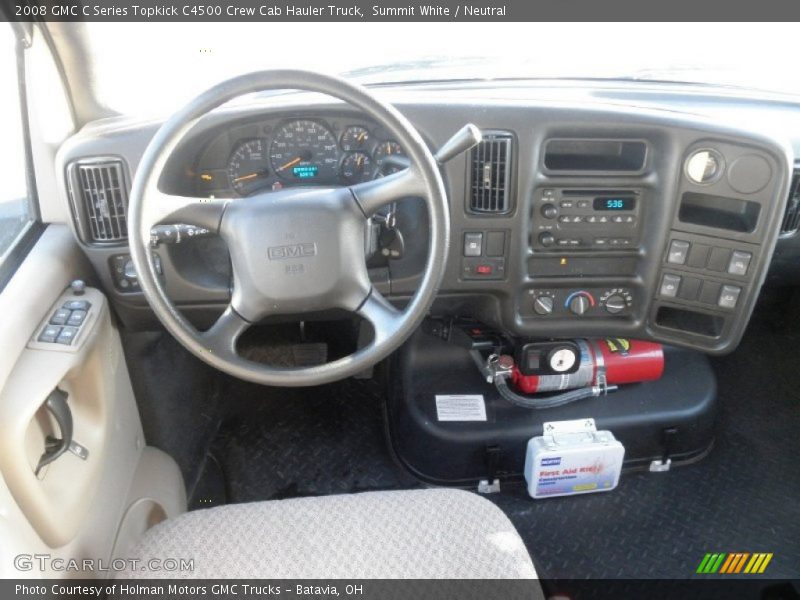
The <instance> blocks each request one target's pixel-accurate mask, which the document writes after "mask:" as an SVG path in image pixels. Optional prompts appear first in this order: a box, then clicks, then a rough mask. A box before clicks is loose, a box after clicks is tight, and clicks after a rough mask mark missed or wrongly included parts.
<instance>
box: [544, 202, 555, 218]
mask: <svg viewBox="0 0 800 600" xmlns="http://www.w3.org/2000/svg"><path fill="white" fill-rule="evenodd" d="M542 216H543V217H544V218H545V219H555V218H556V217H557V216H558V209H557V208H556V207H555V206H554V205H553V204H545V205H544V206H542Z"/></svg>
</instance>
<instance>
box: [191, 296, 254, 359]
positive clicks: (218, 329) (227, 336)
mask: <svg viewBox="0 0 800 600" xmlns="http://www.w3.org/2000/svg"><path fill="white" fill-rule="evenodd" d="M249 327H250V322H249V321H247V320H246V319H245V318H244V317H242V316H241V315H240V314H239V313H237V312H236V311H235V310H234V309H233V307H232V306H228V308H226V309H225V312H223V313H222V314H221V315H220V316H219V318H218V319H217V321H216V322H215V323H214V324H213V325H212V326H211V327H209V328H208V329H207V330H206V331H204V332H203V333H201V334H200V339H201V340H202V342H203V344H204V346H205V348H204V349H205V351H206V352H210V353H211V354H214V355H217V356H220V357H223V358H238V356H239V355H238V353H237V352H236V343H237V341H238V340H239V337H241V335H242V334H243V333H244V332H245V331H247V329H248V328H249Z"/></svg>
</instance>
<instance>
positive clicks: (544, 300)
mask: <svg viewBox="0 0 800 600" xmlns="http://www.w3.org/2000/svg"><path fill="white" fill-rule="evenodd" d="M533 310H534V312H535V313H536V314H537V315H549V314H550V313H552V312H553V298H552V297H550V296H539V297H538V298H536V300H534V301H533Z"/></svg>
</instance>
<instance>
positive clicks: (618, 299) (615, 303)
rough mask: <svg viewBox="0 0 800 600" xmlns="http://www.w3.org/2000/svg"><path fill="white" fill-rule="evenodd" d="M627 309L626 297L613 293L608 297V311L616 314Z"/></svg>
mask: <svg viewBox="0 0 800 600" xmlns="http://www.w3.org/2000/svg"><path fill="white" fill-rule="evenodd" d="M623 310H625V298H623V297H622V296H620V295H619V294H612V295H611V296H609V297H608V298H607V299H606V311H607V312H609V313H611V314H612V315H615V314H617V313H621V312H622V311H623Z"/></svg>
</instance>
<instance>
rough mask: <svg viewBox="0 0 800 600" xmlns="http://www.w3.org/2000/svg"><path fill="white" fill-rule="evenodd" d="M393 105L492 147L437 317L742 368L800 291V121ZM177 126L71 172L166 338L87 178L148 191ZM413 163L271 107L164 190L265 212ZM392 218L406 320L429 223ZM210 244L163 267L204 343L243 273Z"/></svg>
mask: <svg viewBox="0 0 800 600" xmlns="http://www.w3.org/2000/svg"><path fill="white" fill-rule="evenodd" d="M376 93H379V94H380V95H381V96H382V97H383V98H384V99H386V100H387V101H390V102H392V103H393V104H394V105H395V107H396V108H398V110H400V111H401V112H403V113H404V114H405V116H406V117H407V118H409V120H410V121H411V122H412V123H413V124H414V125H415V126H416V127H417V129H418V130H419V132H420V134H421V135H422V137H423V139H425V140H426V142H427V143H428V144H429V146H430V147H431V148H432V149H434V150H435V149H436V148H437V147H438V146H439V145H441V144H442V143H443V142H445V141H446V140H447V139H448V138H449V137H450V135H452V134H453V133H454V132H455V131H457V130H458V129H460V128H461V127H462V126H463V125H464V124H465V123H474V124H475V125H476V126H478V127H479V128H480V129H481V130H482V132H483V135H484V141H483V142H482V143H481V145H479V146H478V147H476V148H475V149H473V150H472V151H470V152H468V153H466V154H465V155H463V156H461V157H458V158H457V159H455V160H453V161H451V162H449V163H447V164H446V165H445V166H443V175H444V179H445V183H446V186H447V191H448V197H449V201H450V220H451V246H450V251H449V256H448V262H447V270H446V273H445V276H444V279H443V281H442V284H441V287H440V292H439V294H438V296H437V300H436V302H435V304H434V307H433V309H432V312H433V313H434V314H439V315H449V316H463V317H470V318H474V319H477V320H479V321H482V322H484V323H486V324H487V325H490V326H494V327H497V328H499V329H502V330H503V331H505V332H507V333H509V334H511V335H514V336H516V337H519V338H522V339H535V338H558V337H574V336H590V337H594V336H608V335H611V336H622V337H635V338H642V339H652V340H656V341H661V342H665V343H670V344H676V345H681V346H686V347H691V348H694V349H698V350H702V351H705V352H709V353H723V352H728V351H730V350H732V349H733V348H735V346H736V344H737V343H738V341H739V339H740V338H741V335H742V333H743V332H744V328H745V327H746V325H747V321H748V319H749V316H750V314H751V312H752V310H753V307H754V305H755V302H756V301H757V298H758V295H759V291H760V289H761V286H762V285H763V283H764V282H765V280H767V278H768V276H769V277H770V279H771V280H772V281H773V282H780V281H786V282H790V283H791V282H793V281H794V279H793V278H796V277H798V278H800V273H798V268H797V265H798V261H796V260H795V259H796V258H797V257H798V256H799V255H800V242H798V236H797V235H796V232H797V227H798V222H800V208H798V207H797V206H796V205H797V201H798V200H800V199H799V198H798V197H797V195H796V192H797V187H798V186H799V185H800V184H798V178H797V174H796V167H795V165H794V160H795V159H794V156H795V148H794V147H793V146H792V142H794V143H795V145H796V147H797V148H796V149H797V150H798V151H800V105H792V104H787V103H786V102H783V101H781V102H771V101H769V100H768V99H766V100H765V99H753V98H748V97H737V98H730V97H716V96H713V95H707V96H698V95H697V94H696V93H689V92H687V91H686V90H684V89H675V90H672V93H665V92H664V90H663V88H659V89H657V90H654V89H646V88H641V87H636V86H631V87H628V88H625V89H613V90H610V89H604V88H592V87H589V88H587V89H581V90H575V89H562V90H552V89H548V90H546V91H543V90H540V89H538V88H526V87H525V86H523V85H521V84H519V85H517V86H516V87H515V86H509V87H507V88H505V87H504V86H503V85H501V84H496V85H492V84H474V85H473V84H451V85H446V86H445V85H435V84H430V85H426V84H420V85H415V86H397V87H395V88H389V89H380V90H377V91H376ZM743 115H749V116H751V117H752V118H747V119H744V118H743ZM157 125H158V124H154V123H150V122H148V123H135V122H134V123H132V122H129V121H126V120H124V119H119V120H114V119H112V120H110V121H107V122H103V123H98V124H95V125H90V126H88V127H87V128H85V129H84V130H82V131H81V132H80V133H78V134H77V135H76V136H74V137H73V138H72V139H71V140H69V141H68V142H67V143H66V144H65V145H64V146H63V147H62V148H61V150H60V151H59V155H58V161H59V164H60V166H61V168H62V169H63V172H64V173H65V178H64V188H63V190H62V191H63V194H64V199H65V202H68V203H69V204H70V206H71V209H72V215H73V220H74V224H75V231H76V235H77V236H78V237H79V239H80V240H81V242H82V245H83V247H84V249H85V251H86V254H87V256H88V257H89V259H90V260H91V261H92V263H93V264H94V265H95V268H96V270H97V272H98V274H99V275H100V277H101V279H102V283H103V284H104V286H105V287H106V288H107V290H108V291H109V293H110V296H111V298H112V300H113V301H114V303H115V306H116V308H117V311H118V313H119V314H120V316H121V318H122V319H123V321H125V322H126V324H128V325H129V326H131V327H139V328H147V327H153V326H156V321H155V319H154V317H153V315H152V313H151V311H150V310H149V307H148V306H147V304H146V302H145V301H144V298H143V296H142V294H141V292H140V291H139V290H138V287H137V283H136V274H135V272H131V271H130V263H129V260H128V254H129V253H128V252H127V247H126V240H125V238H124V236H121V237H120V238H119V239H115V238H113V236H112V237H111V238H110V239H109V238H108V237H106V238H102V236H99V237H98V236H96V235H94V233H93V232H94V230H93V229H92V227H93V225H92V223H93V221H92V219H97V212H98V211H97V210H96V209H97V206H95V205H96V204H97V202H96V196H93V195H92V194H91V193H89V195H88V196H87V193H86V186H85V185H84V183H85V181H86V179H85V178H84V179H82V178H81V177H82V173H83V169H95V168H98V167H97V165H98V164H99V165H101V168H108V167H109V165H113V168H114V169H117V170H118V172H119V177H120V178H121V179H122V180H124V181H125V182H127V185H129V182H130V179H131V177H132V176H133V174H134V173H135V171H136V167H137V164H138V162H139V160H140V158H141V155H142V153H143V151H144V148H145V147H146V145H147V142H148V141H149V139H150V138H151V137H152V135H153V134H154V133H155V131H156V129H157ZM792 131H795V133H796V139H794V140H793V139H792V138H791V136H790V135H788V136H787V135H786V134H787V132H789V133H790V134H791V132H792ZM406 165H407V159H406V157H405V154H404V152H403V149H402V148H401V147H400V146H399V145H398V144H397V142H396V141H395V140H393V139H392V138H391V136H390V135H388V133H387V132H386V131H384V130H383V129H382V128H381V127H380V126H379V125H378V124H376V123H374V122H371V121H370V120H369V119H367V118H365V117H364V116H363V115H361V114H359V113H358V112H357V111H355V110H353V109H350V108H348V107H347V106H346V105H343V104H341V103H338V102H335V101H331V100H327V99H322V100H321V99H320V97H319V96H312V95H306V94H288V95H281V96H263V97H259V98H257V99H255V100H253V101H252V102H248V103H247V104H242V105H238V106H232V107H225V108H224V109H220V110H218V111H215V112H214V113H212V114H211V115H209V116H208V117H206V118H205V119H203V120H202V121H201V122H200V123H198V124H197V125H196V126H195V128H194V129H193V130H192V131H191V132H190V133H189V135H188V138H187V140H186V142H185V143H184V144H183V145H182V146H181V147H179V148H178V149H177V150H176V152H175V153H174V154H173V157H172V159H171V160H170V162H168V164H167V165H166V167H165V170H164V173H163V176H162V179H161V181H160V184H159V185H160V187H161V188H162V189H163V190H164V191H165V192H168V193H173V194H181V195H187V196H189V195H191V196H197V195H199V196H214V197H226V198H234V201H235V202H247V198H248V196H249V195H251V194H256V193H261V192H264V191H269V190H278V189H281V188H283V187H286V186H315V185H326V186H329V185H348V184H351V183H356V182H359V181H366V180H368V179H373V178H377V177H381V176H383V175H385V174H387V173H390V172H392V171H394V170H398V169H402V168H404V167H405V166H406ZM123 187H124V186H123ZM90 192H91V190H90ZM124 200H125V198H124V195H122V196H120V207H119V211H120V213H121V214H123V216H124ZM787 207H788V209H787ZM787 210H788V211H789V212H787ZM791 211H795V212H791ZM100 212H101V213H102V211H100ZM112 212H113V211H112ZM101 216H102V215H101ZM379 217H380V218H379V222H378V223H376V224H375V239H374V248H373V249H372V251H371V258H370V259H369V262H368V266H369V267H370V277H371V278H372V281H373V284H374V285H375V286H376V287H377V288H378V289H379V290H380V291H381V292H382V293H383V294H385V295H387V296H388V297H389V298H390V299H391V300H392V301H394V302H396V303H398V304H402V303H403V302H404V301H405V299H406V298H408V297H409V296H410V295H411V294H413V293H414V291H415V289H416V286H417V283H418V281H419V275H420V273H421V270H422V266H423V264H424V261H425V256H426V252H427V249H426V239H427V235H428V228H427V217H426V214H425V210H424V206H423V204H422V202H421V201H420V200H419V199H413V198H410V199H406V200H402V201H399V202H397V203H396V204H395V205H393V206H392V207H390V209H389V211H388V212H387V213H386V214H381V215H379ZM792 219H795V220H796V221H797V222H795V221H793V220H792ZM787 223H788V225H787ZM792 223H794V224H793V225H792ZM196 233H197V232H195V234H196ZM195 234H191V233H187V232H185V234H184V235H183V241H182V243H180V244H171V245H162V246H159V247H158V248H154V249H153V252H155V253H156V254H157V257H158V261H159V264H160V265H161V269H162V275H161V276H162V278H163V281H164V284H165V287H166V289H167V292H168V293H169V294H170V296H171V297H172V298H173V300H174V301H175V302H176V304H178V305H179V306H180V307H181V310H182V311H183V312H184V313H185V314H186V315H187V317H189V318H190V319H192V320H193V321H195V323H196V324H198V325H199V326H203V324H204V323H210V322H213V320H214V318H215V316H216V315H217V314H219V311H221V310H222V308H223V307H224V305H225V303H226V302H227V300H228V299H229V297H230V288H231V277H232V274H231V271H230V263H229V259H228V255H227V249H226V248H225V245H224V244H223V243H222V242H221V240H219V239H217V238H213V237H204V236H202V235H195ZM776 265H777V267H776Z"/></svg>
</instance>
